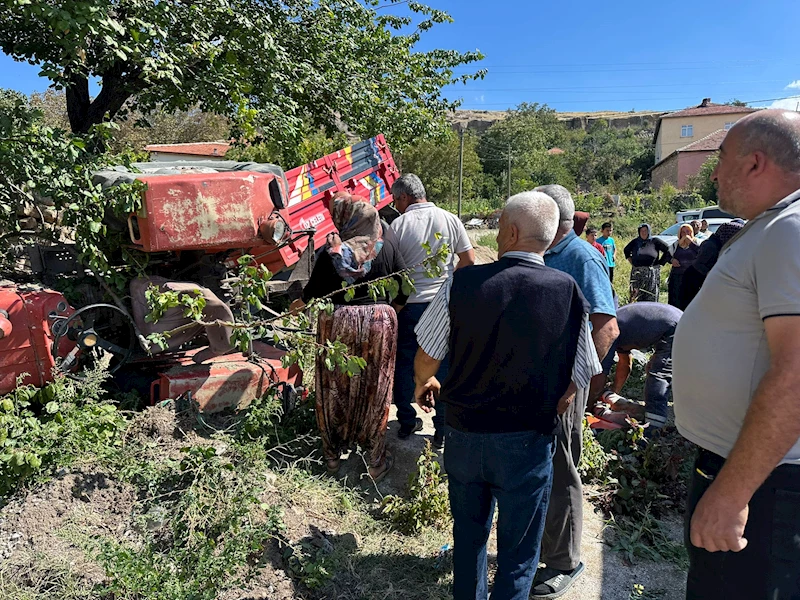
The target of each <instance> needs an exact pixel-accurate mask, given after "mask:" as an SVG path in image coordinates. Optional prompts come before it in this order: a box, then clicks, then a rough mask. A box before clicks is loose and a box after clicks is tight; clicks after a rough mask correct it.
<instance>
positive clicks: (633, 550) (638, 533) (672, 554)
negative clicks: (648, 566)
mask: <svg viewBox="0 0 800 600" xmlns="http://www.w3.org/2000/svg"><path fill="white" fill-rule="evenodd" d="M606 527H610V528H612V529H613V530H614V541H613V542H612V544H611V547H612V549H613V550H614V551H616V552H620V553H621V554H622V555H623V556H624V557H625V560H627V561H628V562H629V563H635V562H636V561H637V559H644V560H651V561H654V562H661V561H663V560H667V561H669V562H671V563H673V564H675V565H677V566H679V567H680V568H682V569H686V568H688V566H689V559H688V556H687V555H686V548H685V547H684V545H683V544H682V543H681V542H677V541H675V540H674V539H672V538H671V537H670V536H669V533H668V532H667V530H666V527H665V526H664V524H663V523H662V522H661V521H659V520H658V519H656V518H655V517H654V516H653V514H652V513H651V512H650V508H649V506H645V507H644V508H643V509H642V511H641V512H640V513H639V514H637V515H635V516H633V517H616V516H614V515H612V516H611V517H610V518H609V520H608V521H607V522H606ZM634 597H636V596H634ZM638 597H641V598H644V597H646V596H638Z"/></svg>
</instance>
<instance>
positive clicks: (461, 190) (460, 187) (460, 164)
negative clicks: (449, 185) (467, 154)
mask: <svg viewBox="0 0 800 600" xmlns="http://www.w3.org/2000/svg"><path fill="white" fill-rule="evenodd" d="M459 137H460V138H461V148H460V149H459V151H458V218H459V219H460V218H461V196H462V195H463V193H464V128H463V127H461V128H459Z"/></svg>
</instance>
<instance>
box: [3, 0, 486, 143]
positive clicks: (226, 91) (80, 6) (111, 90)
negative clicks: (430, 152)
mask: <svg viewBox="0 0 800 600" xmlns="http://www.w3.org/2000/svg"><path fill="white" fill-rule="evenodd" d="M377 4H378V2H377V1H370V2H366V3H360V2H335V3H332V4H319V3H308V2H304V1H302V0H290V1H288V2H281V3H251V2H247V1H246V0H222V1H220V2H214V3H194V4H192V3H189V4H187V3H184V2H178V1H176V0H167V1H163V2H155V3H153V2H145V1H142V0H132V1H129V2H125V3H120V2H109V3H106V4H103V5H98V4H96V3H86V2H83V1H82V0H67V1H65V2H60V3H58V4H53V3H36V2H33V3H32V2H30V1H28V0H13V1H10V2H9V3H7V4H6V9H5V10H4V11H3V13H2V14H1V15H0V47H2V49H3V51H4V52H5V53H6V54H9V55H11V56H12V57H13V58H15V59H16V60H24V61H28V62H30V63H32V64H37V65H39V66H41V74H42V75H43V76H45V77H48V78H50V79H51V80H52V81H53V83H54V84H55V86H56V87H58V88H61V87H63V88H66V92H67V101H68V104H69V105H70V115H71V118H70V121H71V127H72V130H73V131H75V132H81V133H84V132H86V131H88V130H89V127H90V126H91V125H93V124H97V123H99V122H101V121H102V120H103V119H105V118H106V115H110V116H111V117H112V118H113V117H115V116H121V115H124V113H125V111H126V110H135V111H138V112H139V113H141V114H145V115H146V114H150V113H152V112H154V111H156V110H159V111H165V112H172V111H174V110H188V109H190V108H193V107H196V106H199V108H200V109H201V110H203V111H206V112H212V113H216V114H220V115H225V116H227V117H230V118H231V119H232V121H233V122H234V124H235V125H237V126H238V127H239V129H240V130H241V132H242V133H243V134H245V137H247V138H251V137H253V134H255V133H256V131H259V132H260V133H261V134H262V135H263V136H264V137H265V138H272V137H274V136H276V135H277V136H278V138H279V139H282V140H285V141H286V143H287V147H288V146H290V143H289V142H291V141H295V142H296V141H298V140H299V139H300V137H301V132H302V129H303V124H304V123H305V122H306V120H310V121H311V124H312V125H313V126H315V127H317V126H322V127H326V128H328V129H329V130H333V129H335V128H336V125H337V124H338V123H340V122H343V123H345V124H347V126H348V127H349V128H350V129H351V131H353V132H354V133H355V134H356V135H359V136H363V137H368V136H370V135H374V134H375V133H378V132H381V131H384V132H388V133H389V134H391V137H392V138H393V139H394V140H395V141H398V142H403V141H409V140H413V139H416V138H418V137H421V136H425V135H428V134H430V133H433V132H434V131H436V130H437V129H439V130H441V129H442V128H443V126H444V115H445V114H446V112H447V111H448V110H450V109H452V108H454V106H455V105H456V103H453V102H450V101H448V100H447V99H445V98H444V97H443V95H442V92H441V89H442V87H444V86H445V85H448V84H451V83H455V82H459V81H467V80H470V79H472V78H473V77H474V76H473V75H455V74H454V69H455V68H456V67H459V66H462V65H464V64H468V63H471V62H474V61H476V60H479V59H480V58H482V57H481V55H480V54H479V53H476V52H467V53H460V52H456V51H450V50H439V49H436V50H430V51H420V50H418V48H417V46H418V44H419V42H420V41H421V39H422V36H423V34H424V32H426V31H428V30H429V29H431V28H432V27H433V26H435V25H437V24H441V23H446V22H448V21H450V17H449V16H448V15H447V14H446V13H444V12H442V11H439V10H435V9H432V8H429V7H427V6H425V5H423V4H420V3H417V2H412V3H410V4H408V5H407V6H405V7H404V8H406V9H407V10H406V11H405V13H406V16H397V15H394V14H390V13H389V12H387V11H385V10H380V11H379V10H378V6H377ZM391 4H394V2H391V3H390V6H391ZM380 8H385V7H380ZM93 78H96V79H98V80H99V82H100V87H101V92H100V93H99V94H98V95H97V96H95V97H94V98H92V97H90V95H89V81H90V79H93ZM354 82H358V83H354Z"/></svg>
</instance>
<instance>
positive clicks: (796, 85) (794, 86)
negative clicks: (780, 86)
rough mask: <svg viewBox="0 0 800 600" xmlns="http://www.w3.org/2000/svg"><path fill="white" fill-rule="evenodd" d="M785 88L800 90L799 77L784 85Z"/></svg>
mask: <svg viewBox="0 0 800 600" xmlns="http://www.w3.org/2000/svg"><path fill="white" fill-rule="evenodd" d="M786 89H787V90H800V79H796V80H794V81H793V82H792V83H790V84H789V85H787V86H786Z"/></svg>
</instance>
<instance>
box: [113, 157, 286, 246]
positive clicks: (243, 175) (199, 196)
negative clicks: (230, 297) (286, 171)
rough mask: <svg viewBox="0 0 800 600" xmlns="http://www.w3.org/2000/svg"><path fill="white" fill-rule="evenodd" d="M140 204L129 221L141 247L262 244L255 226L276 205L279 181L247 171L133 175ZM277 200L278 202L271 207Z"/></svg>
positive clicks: (258, 226) (134, 236) (265, 217)
mask: <svg viewBox="0 0 800 600" xmlns="http://www.w3.org/2000/svg"><path fill="white" fill-rule="evenodd" d="M137 178H138V179H139V180H141V181H143V182H144V183H146V184H147V189H146V190H145V192H144V194H143V205H142V209H141V210H140V211H139V212H138V213H137V214H136V215H131V216H130V217H129V220H128V224H129V229H130V235H131V239H132V241H133V242H134V244H136V245H137V246H139V247H140V248H141V249H142V250H143V251H145V252H163V251H167V250H201V249H206V248H215V249H226V248H243V247H249V246H253V245H255V244H261V243H263V240H262V239H261V238H260V237H259V228H260V226H261V224H262V223H263V222H264V221H266V220H267V219H268V217H269V215H270V214H271V213H272V212H273V211H275V210H278V209H279V208H280V204H281V202H282V199H281V194H280V183H281V180H279V179H278V178H276V176H275V175H273V174H268V173H252V172H227V173H226V172H223V173H186V174H180V175H138V176H137ZM276 204H277V206H276Z"/></svg>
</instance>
